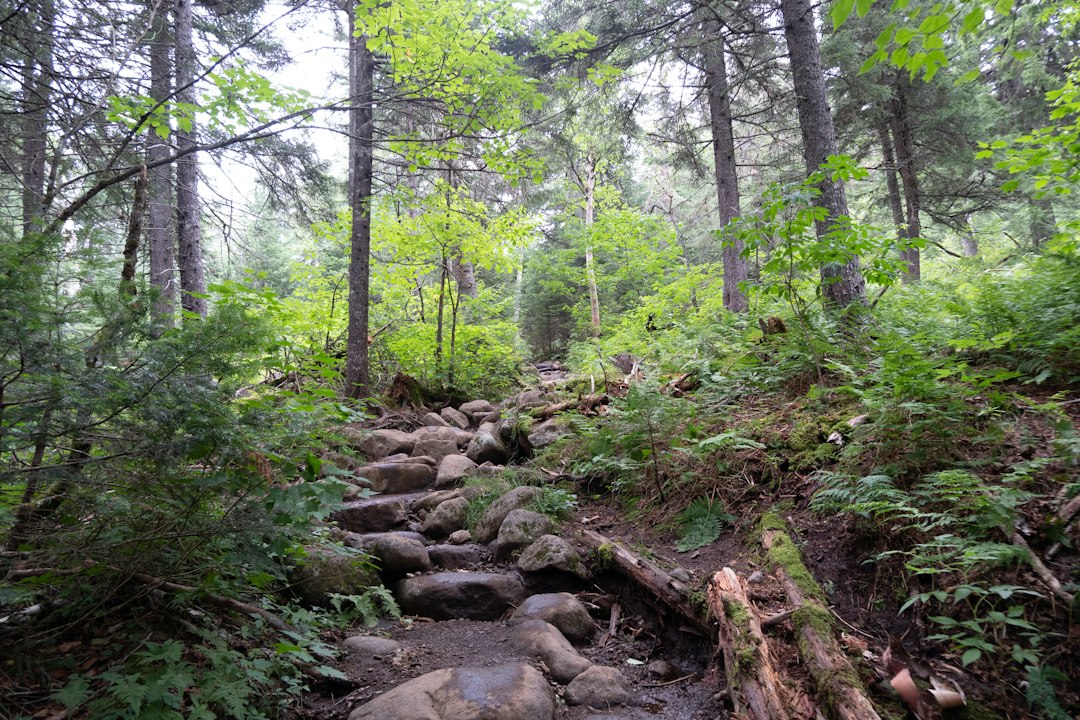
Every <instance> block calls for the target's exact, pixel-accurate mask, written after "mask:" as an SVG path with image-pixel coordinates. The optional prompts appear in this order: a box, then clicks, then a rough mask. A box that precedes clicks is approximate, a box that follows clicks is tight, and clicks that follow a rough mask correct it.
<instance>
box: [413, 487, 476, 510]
mask: <svg viewBox="0 0 1080 720" xmlns="http://www.w3.org/2000/svg"><path fill="white" fill-rule="evenodd" d="M456 497H464V494H463V493H462V491H461V488H453V489H452V490H436V491H435V492H432V493H428V494H427V495H425V496H423V497H422V498H420V499H419V500H417V501H416V502H414V503H413V504H412V509H413V511H415V512H420V511H422V510H434V509H435V508H436V507H437V506H438V505H439V504H441V503H444V502H446V501H447V500H453V499H454V498H456Z"/></svg>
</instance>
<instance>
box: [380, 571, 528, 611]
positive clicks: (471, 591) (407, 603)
mask: <svg viewBox="0 0 1080 720" xmlns="http://www.w3.org/2000/svg"><path fill="white" fill-rule="evenodd" d="M393 590H394V596H395V597H397V600H398V604H399V605H400V606H401V611H402V612H403V613H405V614H406V615H421V616H423V617H429V618H432V619H434V620H452V619H454V618H464V619H466V620H496V619H498V618H500V617H502V615H503V613H504V612H506V611H507V610H508V609H509V608H511V607H514V606H517V605H520V604H521V601H522V600H523V599H525V585H524V584H523V583H522V582H521V578H519V577H517V576H516V575H500V574H497V573H482V572H442V573H434V574H432V575H418V576H416V577H411V578H405V579H404V580H401V581H399V582H398V583H396V584H395V585H394V588H393Z"/></svg>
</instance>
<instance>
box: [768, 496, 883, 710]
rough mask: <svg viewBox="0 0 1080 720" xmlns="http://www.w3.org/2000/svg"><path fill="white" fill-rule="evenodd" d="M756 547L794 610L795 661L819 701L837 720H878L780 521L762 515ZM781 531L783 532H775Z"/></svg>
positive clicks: (822, 596)
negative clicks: (762, 549) (762, 551)
mask: <svg viewBox="0 0 1080 720" xmlns="http://www.w3.org/2000/svg"><path fill="white" fill-rule="evenodd" d="M762 526H763V531H762V533H761V544H762V545H763V546H764V547H765V550H766V551H767V555H768V559H769V562H770V563H771V564H772V566H773V571H774V572H775V574H776V577H777V579H779V581H780V584H781V586H782V587H783V589H784V594H785V595H786V596H787V600H788V604H789V605H790V606H792V607H794V608H797V610H795V612H794V613H792V616H791V618H792V622H793V623H794V624H795V632H796V636H797V637H798V645H799V655H800V656H801V657H802V659H803V662H805V663H806V666H807V669H808V670H809V671H810V676H811V677H812V678H813V680H814V684H815V685H816V687H817V690H818V695H819V696H820V697H821V699H822V701H823V702H824V703H825V704H826V705H827V706H828V708H829V710H830V711H831V713H830V714H831V716H832V717H836V718H839V719H840V720H880V716H879V715H878V713H877V710H875V709H874V705H873V703H871V702H870V699H869V698H868V697H867V696H866V692H865V689H864V688H863V684H862V681H861V680H860V679H859V675H858V673H857V672H856V671H855V668H854V667H852V665H851V662H850V661H848V659H847V657H846V656H845V655H844V652H843V650H842V649H841V648H840V646H839V644H838V643H837V642H836V639H835V638H834V637H833V630H832V615H831V614H830V613H829V610H828V609H827V608H826V607H825V605H824V603H825V594H824V593H823V592H822V591H821V588H820V586H818V584H817V581H815V580H814V577H813V575H811V574H810V571H809V570H807V568H806V565H805V564H804V563H803V560H802V555H801V553H800V552H799V549H798V547H796V546H795V544H794V543H793V542H792V541H791V538H790V537H789V536H788V534H787V532H786V526H785V525H784V522H783V520H781V519H780V518H778V517H776V516H775V515H766V516H765V518H764V521H763V525H762ZM781 527H782V528H785V529H784V530H781V529H777V528H781Z"/></svg>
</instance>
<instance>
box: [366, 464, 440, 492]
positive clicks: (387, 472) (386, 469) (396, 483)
mask: <svg viewBox="0 0 1080 720" xmlns="http://www.w3.org/2000/svg"><path fill="white" fill-rule="evenodd" d="M356 474H357V475H358V476H360V477H362V478H364V479H365V480H367V481H368V486H369V487H370V488H371V489H372V490H374V491H375V492H380V493H385V494H389V495H393V494H396V493H407V492H412V491H413V490H420V489H422V488H426V487H429V486H430V485H431V484H432V483H433V482H435V471H434V469H432V467H431V466H430V465H425V464H423V463H403V462H401V463H399V462H390V463H376V464H374V465H368V466H367V467H362V468H360V469H359V470H357V471H356Z"/></svg>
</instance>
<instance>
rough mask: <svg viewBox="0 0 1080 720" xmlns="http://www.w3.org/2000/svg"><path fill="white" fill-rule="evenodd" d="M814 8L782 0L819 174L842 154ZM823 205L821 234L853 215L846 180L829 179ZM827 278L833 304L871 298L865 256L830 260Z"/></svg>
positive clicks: (807, 141)
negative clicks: (827, 91)
mask: <svg viewBox="0 0 1080 720" xmlns="http://www.w3.org/2000/svg"><path fill="white" fill-rule="evenodd" d="M813 8H814V6H813V5H812V4H811V3H810V0H781V2H780V12H781V14H782V15H783V20H784V37H785V38H786V40H787V47H788V57H789V59H790V61H791V73H792V80H793V82H794V86H795V96H796V108H797V110H798V113H799V129H800V130H801V131H802V140H803V156H804V158H805V159H806V169H807V172H810V173H813V172H816V171H817V169H818V168H819V167H820V166H821V164H822V163H824V162H825V161H826V160H827V159H828V157H829V156H830V155H836V154H838V151H837V146H836V128H835V127H834V126H833V119H832V112H831V111H830V110H829V103H828V98H827V96H826V94H825V74H824V72H823V71H822V68H821V47H820V45H819V43H818V37H817V28H816V27H815V25H814V11H813ZM819 187H820V189H821V196H820V197H819V198H818V204H819V205H820V206H821V207H823V208H825V209H826V210H827V211H828V217H827V218H826V219H825V220H823V221H821V222H818V223H817V234H818V237H825V236H826V235H827V234H828V233H829V230H830V229H831V227H832V226H833V224H834V223H835V222H836V219H837V218H839V217H841V216H847V215H848V207H847V197H846V196H845V195H844V185H843V183H841V182H838V181H834V180H830V179H828V178H826V179H825V180H824V181H823V182H822V183H821V185H820V186H819ZM821 280H822V285H823V292H824V295H825V299H826V303H827V305H828V306H831V307H833V308H846V307H847V306H848V305H851V304H852V303H856V302H858V303H862V302H865V300H866V282H865V281H864V280H863V277H862V273H861V272H860V271H859V258H858V256H857V255H853V256H851V258H849V259H848V261H847V262H846V263H843V264H840V263H829V264H826V265H823V266H822V267H821Z"/></svg>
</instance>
